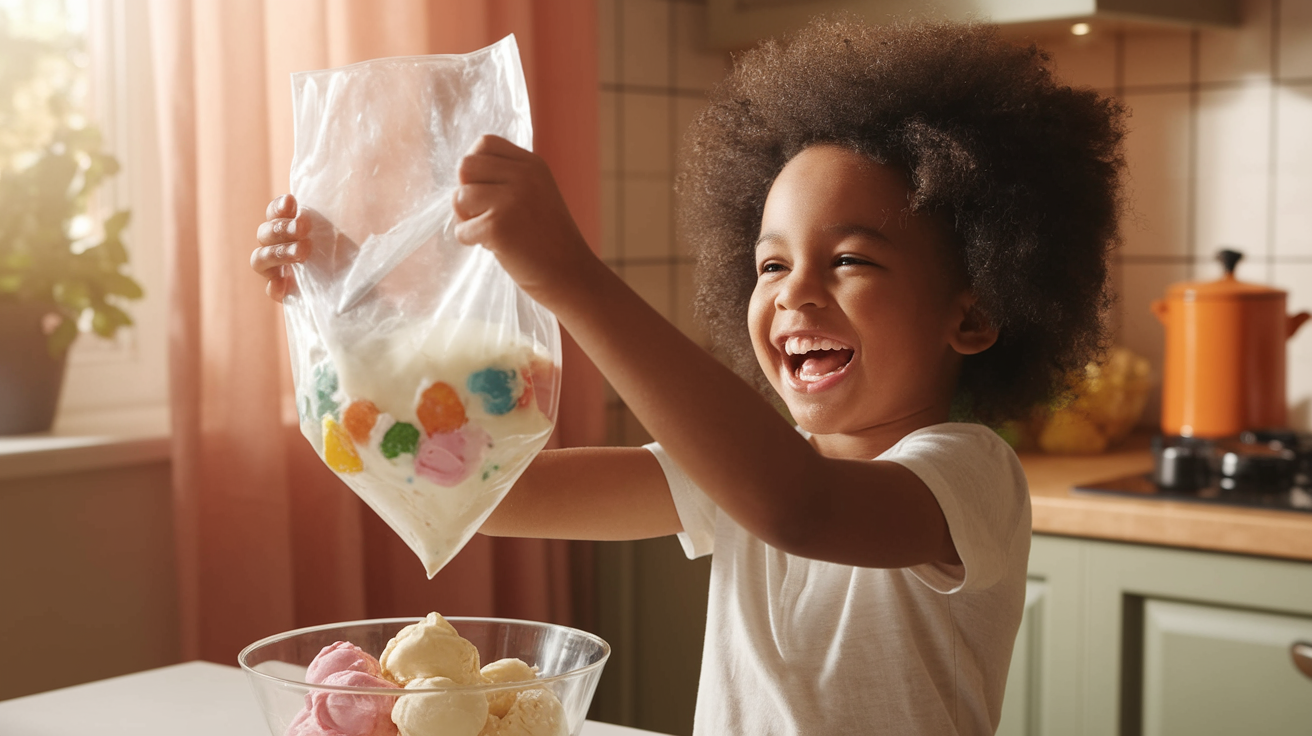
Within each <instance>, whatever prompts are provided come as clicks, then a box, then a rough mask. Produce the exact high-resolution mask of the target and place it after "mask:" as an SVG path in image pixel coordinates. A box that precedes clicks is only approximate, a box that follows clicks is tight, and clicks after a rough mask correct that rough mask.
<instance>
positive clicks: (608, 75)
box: [597, 0, 620, 84]
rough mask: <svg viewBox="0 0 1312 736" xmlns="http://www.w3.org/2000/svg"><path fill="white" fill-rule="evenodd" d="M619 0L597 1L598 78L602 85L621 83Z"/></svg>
mask: <svg viewBox="0 0 1312 736" xmlns="http://www.w3.org/2000/svg"><path fill="white" fill-rule="evenodd" d="M618 2H619V0H597V78H598V80H599V81H600V82H601V83H602V84H610V83H614V82H618V81H620V77H619V68H618V67H619V58H618V56H617V52H618V44H617V38H616V36H617V35H618V34H617V33H616V30H617V22H618V20H619V16H618V15H616V13H615V10H616V8H615V6H616V4H617V3H618Z"/></svg>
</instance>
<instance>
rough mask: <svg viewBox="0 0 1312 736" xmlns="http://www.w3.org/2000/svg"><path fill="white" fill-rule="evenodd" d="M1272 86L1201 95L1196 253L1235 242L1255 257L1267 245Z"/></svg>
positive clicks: (1203, 252)
mask: <svg viewBox="0 0 1312 736" xmlns="http://www.w3.org/2000/svg"><path fill="white" fill-rule="evenodd" d="M1270 107H1271V89H1270V88H1269V87H1268V86H1266V85H1255V86H1248V87H1243V88H1239V89H1227V90H1206V91H1203V92H1201V93H1200V94H1199V109H1198V146H1197V150H1198V163H1197V177H1198V179H1197V196H1198V199H1197V202H1196V205H1195V208H1194V211H1195V220H1194V222H1195V228H1196V229H1195V243H1194V251H1195V253H1197V254H1199V255H1203V254H1210V253H1213V252H1215V251H1216V250H1218V249H1219V248H1221V247H1222V246H1231V247H1234V248H1235V249H1236V250H1241V251H1243V252H1244V253H1247V254H1248V255H1249V256H1250V257H1252V258H1254V259H1258V258H1265V256H1266V249H1267V196H1268V194H1269V189H1270V187H1269V186H1268V185H1267V184H1268V177H1269V173H1270V172H1269V171H1268V166H1267V162H1268V156H1269V153H1270V152H1269V150H1268V142H1269V140H1270Z"/></svg>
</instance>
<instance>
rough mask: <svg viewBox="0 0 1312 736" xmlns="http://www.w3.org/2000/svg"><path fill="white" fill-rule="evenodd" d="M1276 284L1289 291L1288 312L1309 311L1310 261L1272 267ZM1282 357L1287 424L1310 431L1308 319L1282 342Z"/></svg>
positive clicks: (1311, 328)
mask: <svg viewBox="0 0 1312 736" xmlns="http://www.w3.org/2000/svg"><path fill="white" fill-rule="evenodd" d="M1276 285H1277V286H1279V287H1280V288H1282V289H1285V290H1286V291H1288V292H1289V297H1288V301H1287V305H1288V310H1289V313H1290V314H1297V313H1298V312H1312V263H1297V264H1284V265H1281V266H1280V268H1279V269H1277V270H1276ZM1285 358H1286V360H1287V361H1288V362H1287V364H1286V366H1285V375H1286V378H1287V382H1286V384H1285V385H1286V389H1285V400H1286V401H1287V402H1288V403H1289V423H1290V426H1292V427H1294V428H1295V429H1301V430H1303V431H1312V322H1306V323H1304V324H1303V327H1302V329H1300V330H1299V331H1298V332H1297V333H1295V334H1294V336H1293V337H1292V338H1290V340H1289V342H1288V343H1286V345H1285Z"/></svg>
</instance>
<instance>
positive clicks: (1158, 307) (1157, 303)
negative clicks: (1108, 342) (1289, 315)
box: [1151, 299, 1307, 335]
mask: <svg viewBox="0 0 1312 736" xmlns="http://www.w3.org/2000/svg"><path fill="white" fill-rule="evenodd" d="M1151 308H1152V310H1153V314H1155V315H1157V321H1158V322H1161V323H1162V324H1166V317H1167V314H1168V313H1169V312H1170V311H1171V305H1170V304H1168V303H1167V302H1166V300H1165V299H1154V300H1153V303H1152V305H1151ZM1303 318H1304V319H1307V315H1306V314H1304V317H1303ZM1299 324H1303V323H1302V322H1299ZM1296 329H1298V327H1296V326H1295V327H1292V328H1291V329H1290V333H1289V334H1290V335H1293V334H1294V333H1293V330H1296Z"/></svg>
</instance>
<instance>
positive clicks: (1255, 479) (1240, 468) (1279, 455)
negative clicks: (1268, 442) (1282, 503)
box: [1221, 450, 1297, 493]
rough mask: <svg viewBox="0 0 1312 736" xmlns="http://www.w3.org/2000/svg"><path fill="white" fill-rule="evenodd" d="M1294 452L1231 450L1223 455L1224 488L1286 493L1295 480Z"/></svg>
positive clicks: (1253, 491)
mask: <svg viewBox="0 0 1312 736" xmlns="http://www.w3.org/2000/svg"><path fill="white" fill-rule="evenodd" d="M1296 469H1297V464H1296V462H1295V458H1294V453H1292V452H1290V451H1288V450H1269V451H1267V452H1260V453H1247V452H1234V451H1230V452H1227V453H1225V454H1224V455H1222V456H1221V488H1223V489H1225V490H1227V491H1235V492H1238V493H1283V492H1285V491H1288V490H1289V488H1290V486H1292V485H1293V484H1294V474H1295V470H1296Z"/></svg>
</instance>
